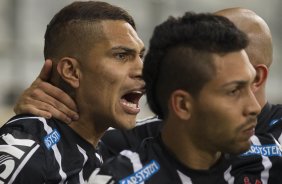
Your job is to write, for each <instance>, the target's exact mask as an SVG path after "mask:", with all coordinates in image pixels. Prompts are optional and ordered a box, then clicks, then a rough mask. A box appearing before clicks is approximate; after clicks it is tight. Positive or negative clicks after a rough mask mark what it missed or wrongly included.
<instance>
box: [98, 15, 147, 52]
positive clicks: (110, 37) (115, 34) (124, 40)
mask: <svg viewBox="0 0 282 184" xmlns="http://www.w3.org/2000/svg"><path fill="white" fill-rule="evenodd" d="M100 24H101V26H102V30H103V38H104V39H102V40H103V41H104V42H107V43H108V44H109V45H110V46H111V47H118V46H122V45H123V46H127V47H130V48H132V49H134V50H136V51H140V50H143V49H144V43H143V41H142V40H141V39H140V38H139V36H138V34H137V33H136V31H135V30H134V29H133V27H132V26H131V25H130V24H129V23H127V22H125V21H122V20H104V21H101V23H100Z"/></svg>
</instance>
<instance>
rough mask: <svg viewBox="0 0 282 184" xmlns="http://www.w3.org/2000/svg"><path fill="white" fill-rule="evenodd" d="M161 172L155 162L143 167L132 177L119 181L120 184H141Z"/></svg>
mask: <svg viewBox="0 0 282 184" xmlns="http://www.w3.org/2000/svg"><path fill="white" fill-rule="evenodd" d="M159 170H160V165H159V163H158V162H156V161H155V160H152V161H151V162H150V163H149V164H147V165H145V166H144V167H142V168H141V169H140V170H138V171H136V172H135V173H133V174H132V175H130V176H128V177H126V178H124V179H122V180H120V181H119V183H120V184H139V183H142V182H144V181H146V180H148V179H149V178H150V177H151V176H153V175H154V174H156V173H157V172H158V171H159Z"/></svg>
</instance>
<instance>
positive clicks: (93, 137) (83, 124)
mask: <svg viewBox="0 0 282 184" xmlns="http://www.w3.org/2000/svg"><path fill="white" fill-rule="evenodd" d="M69 126H70V127H71V128H72V129H73V130H74V131H75V132H76V133H77V134H79V135H80V136H81V137H82V138H83V139H84V140H86V141H87V142H89V143H90V144H92V145H93V146H94V147H96V146H97V144H98V142H99V140H100V138H101V137H102V136H103V134H104V132H105V131H106V130H107V128H101V127H99V126H98V125H97V124H95V123H93V120H89V119H86V118H83V116H80V118H79V120H78V121H74V122H72V123H71V124H70V125H69Z"/></svg>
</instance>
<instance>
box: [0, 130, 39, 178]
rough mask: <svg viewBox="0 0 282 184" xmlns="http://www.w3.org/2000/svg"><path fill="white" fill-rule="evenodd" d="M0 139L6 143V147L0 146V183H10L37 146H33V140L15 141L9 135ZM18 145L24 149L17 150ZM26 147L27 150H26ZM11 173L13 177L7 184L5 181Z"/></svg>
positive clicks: (4, 135) (15, 139)
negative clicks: (0, 168) (0, 170)
mask: <svg viewBox="0 0 282 184" xmlns="http://www.w3.org/2000/svg"><path fill="white" fill-rule="evenodd" d="M0 138H1V139H2V140H3V141H4V142H5V143H6V145H0V154H1V155H0V167H1V166H2V168H4V170H3V171H2V172H1V173H0V183H4V182H5V183H11V182H12V181H13V180H14V179H15V177H16V175H17V174H18V173H19V172H20V170H21V169H22V167H23V166H24V165H25V164H26V162H27V160H28V159H29V158H30V157H31V155H32V154H33V153H34V152H35V150H37V149H38V147H39V146H38V145H37V146H34V145H36V143H35V141H33V140H30V139H17V138H15V137H14V136H13V135H11V134H3V135H2V136H1V137H0ZM19 145H20V146H24V147H25V148H23V149H20V148H17V147H16V146H19ZM27 147H28V148H29V149H26V148H27ZM31 147H34V148H31ZM25 151H26V152H25ZM26 153H27V154H26ZM13 172H14V175H13V176H12V177H11V179H10V180H9V182H7V181H6V179H7V178H8V177H9V176H10V175H11V174H12V173H13ZM3 180H4V181H3Z"/></svg>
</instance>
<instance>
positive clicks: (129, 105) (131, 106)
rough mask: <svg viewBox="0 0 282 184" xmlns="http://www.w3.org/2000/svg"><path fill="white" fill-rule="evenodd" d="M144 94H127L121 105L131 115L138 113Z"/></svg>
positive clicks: (140, 92)
mask: <svg viewBox="0 0 282 184" xmlns="http://www.w3.org/2000/svg"><path fill="white" fill-rule="evenodd" d="M143 94H144V92H143V91H130V92H129V93H126V94H125V95H123V96H122V98H121V103H122V105H123V107H124V108H125V110H126V111H127V112H129V113H134V114H135V113H138V112H139V111H140V109H139V100H140V98H141V97H142V95H143Z"/></svg>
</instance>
